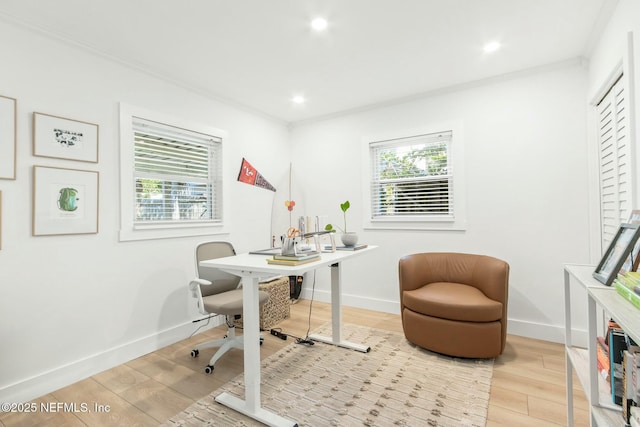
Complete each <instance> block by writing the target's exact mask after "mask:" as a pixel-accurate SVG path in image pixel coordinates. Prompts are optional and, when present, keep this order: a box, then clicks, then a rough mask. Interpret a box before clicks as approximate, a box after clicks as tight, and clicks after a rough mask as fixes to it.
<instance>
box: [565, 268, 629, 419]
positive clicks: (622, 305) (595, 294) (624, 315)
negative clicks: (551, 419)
mask: <svg viewBox="0 0 640 427" xmlns="http://www.w3.org/2000/svg"><path fill="white" fill-rule="evenodd" d="M594 270H595V267H594V266H591V265H565V266H564V286H565V310H566V313H565V331H566V337H565V341H566V344H565V353H566V357H567V418H568V424H569V425H570V426H571V425H572V424H573V389H572V388H573V387H571V386H570V384H571V383H572V380H571V377H572V376H573V372H572V371H575V373H576V376H577V378H578V381H579V382H580V385H581V386H582V389H583V390H584V393H585V395H586V396H587V399H588V400H589V404H590V405H589V406H590V413H591V420H592V425H595V426H601V427H605V426H606V427H609V426H611V427H613V426H624V421H623V419H622V413H621V412H622V408H621V407H620V406H618V405H615V404H614V403H613V402H612V401H611V391H610V389H609V387H608V384H607V383H606V381H605V380H604V378H602V376H601V375H600V374H599V373H598V372H597V360H596V355H595V347H593V346H595V345H596V336H597V335H598V333H597V322H596V306H599V307H601V308H602V309H603V310H604V311H605V312H606V313H607V314H608V315H609V316H611V317H612V318H614V319H615V320H616V322H618V324H619V325H620V326H621V327H622V328H623V329H624V330H625V332H627V334H629V336H631V337H632V338H633V339H634V340H635V341H636V342H640V340H638V339H637V338H640V316H639V314H640V311H638V309H637V308H636V307H634V306H633V305H632V304H631V303H629V302H628V301H626V300H625V299H624V298H622V297H621V296H620V295H618V293H617V292H616V290H615V288H614V287H613V286H605V285H604V284H602V283H601V282H599V281H598V280H596V279H595V278H594V277H593V271H594ZM572 282H575V283H576V284H579V285H580V286H581V287H582V288H583V289H585V290H586V292H587V297H588V318H589V321H588V336H589V339H588V341H589V342H588V345H589V346H590V350H587V349H584V348H577V347H573V346H571V283H572ZM593 387H597V388H598V392H597V393H593V395H592V392H591V390H592V388H593Z"/></svg>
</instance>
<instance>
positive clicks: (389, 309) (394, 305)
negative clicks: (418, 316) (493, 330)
mask: <svg viewBox="0 0 640 427" xmlns="http://www.w3.org/2000/svg"><path fill="white" fill-rule="evenodd" d="M311 296H312V295H311V289H307V288H304V289H302V293H301V294H300V297H301V298H304V299H311ZM313 299H314V300H316V301H320V302H326V303H331V292H329V291H324V290H321V291H319V290H315V292H314V293H313ZM342 304H343V305H346V306H350V307H357V308H364V309H368V310H374V311H382V312H384V313H392V314H400V303H399V302H398V301H388V300H380V299H375V298H367V297H363V296H360V295H349V294H342ZM507 328H508V333H509V334H513V335H519V336H523V337H527V338H534V339H539V340H544V341H551V342H557V343H561V344H564V342H565V337H564V326H553V325H545V324H542V323H534V322H527V321H523V320H516V319H509V321H508V326H507ZM587 336H588V334H587V331H586V330H576V329H574V330H573V332H572V333H571V338H572V340H573V344H574V345H576V346H579V347H586V346H587V341H588V339H587Z"/></svg>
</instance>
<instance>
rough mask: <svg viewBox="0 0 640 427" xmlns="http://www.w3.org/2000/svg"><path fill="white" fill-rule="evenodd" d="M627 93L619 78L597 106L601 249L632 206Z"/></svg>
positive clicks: (607, 242)
mask: <svg viewBox="0 0 640 427" xmlns="http://www.w3.org/2000/svg"><path fill="white" fill-rule="evenodd" d="M625 97H626V91H625V88H624V80H623V79H622V76H621V77H620V78H618V79H617V81H616V82H615V83H614V84H613V86H611V89H609V91H608V92H607V93H606V94H605V96H604V97H603V98H602V100H601V101H600V102H599V103H598V104H597V119H598V147H599V157H598V160H599V164H600V220H601V236H602V247H603V248H607V247H609V243H610V242H611V240H612V239H613V237H614V236H615V235H616V232H617V230H618V226H619V225H620V223H623V222H627V221H628V220H629V215H630V214H631V209H632V207H633V201H632V197H633V188H632V186H633V180H632V178H631V177H632V171H631V162H632V158H631V146H630V141H629V125H628V120H629V117H628V110H627V108H626V105H627V103H626V99H625Z"/></svg>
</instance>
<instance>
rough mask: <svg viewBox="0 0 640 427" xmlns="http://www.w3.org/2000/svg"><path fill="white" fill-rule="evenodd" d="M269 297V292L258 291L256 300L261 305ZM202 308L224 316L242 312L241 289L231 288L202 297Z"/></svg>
mask: <svg viewBox="0 0 640 427" xmlns="http://www.w3.org/2000/svg"><path fill="white" fill-rule="evenodd" d="M268 299H269V294H268V293H266V292H264V291H260V292H259V293H258V301H259V304H260V306H262V305H263V304H264V303H265V302H267V300H268ZM202 302H203V304H204V308H205V310H206V311H207V312H208V313H215V314H222V315H224V316H234V315H236V314H242V289H233V290H231V291H226V292H222V293H219V294H215V295H210V296H207V297H203V298H202Z"/></svg>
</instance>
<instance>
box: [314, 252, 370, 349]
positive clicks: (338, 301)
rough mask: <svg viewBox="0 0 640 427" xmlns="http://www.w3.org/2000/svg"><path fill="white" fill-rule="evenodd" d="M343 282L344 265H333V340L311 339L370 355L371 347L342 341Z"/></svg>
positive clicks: (322, 337)
mask: <svg viewBox="0 0 640 427" xmlns="http://www.w3.org/2000/svg"><path fill="white" fill-rule="evenodd" d="M341 282H342V264H340V263H339V262H338V263H335V264H333V265H331V333H332V336H331V338H329V337H325V336H324V335H318V334H311V335H309V338H310V339H312V340H314V341H319V342H324V343H327V344H333V345H337V346H339V347H345V348H350V349H352V350H357V351H361V352H363V353H368V352H369V351H370V350H371V347H369V346H366V345H362V344H357V343H353V342H350V341H344V340H343V339H342V291H341V289H340V284H341Z"/></svg>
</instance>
